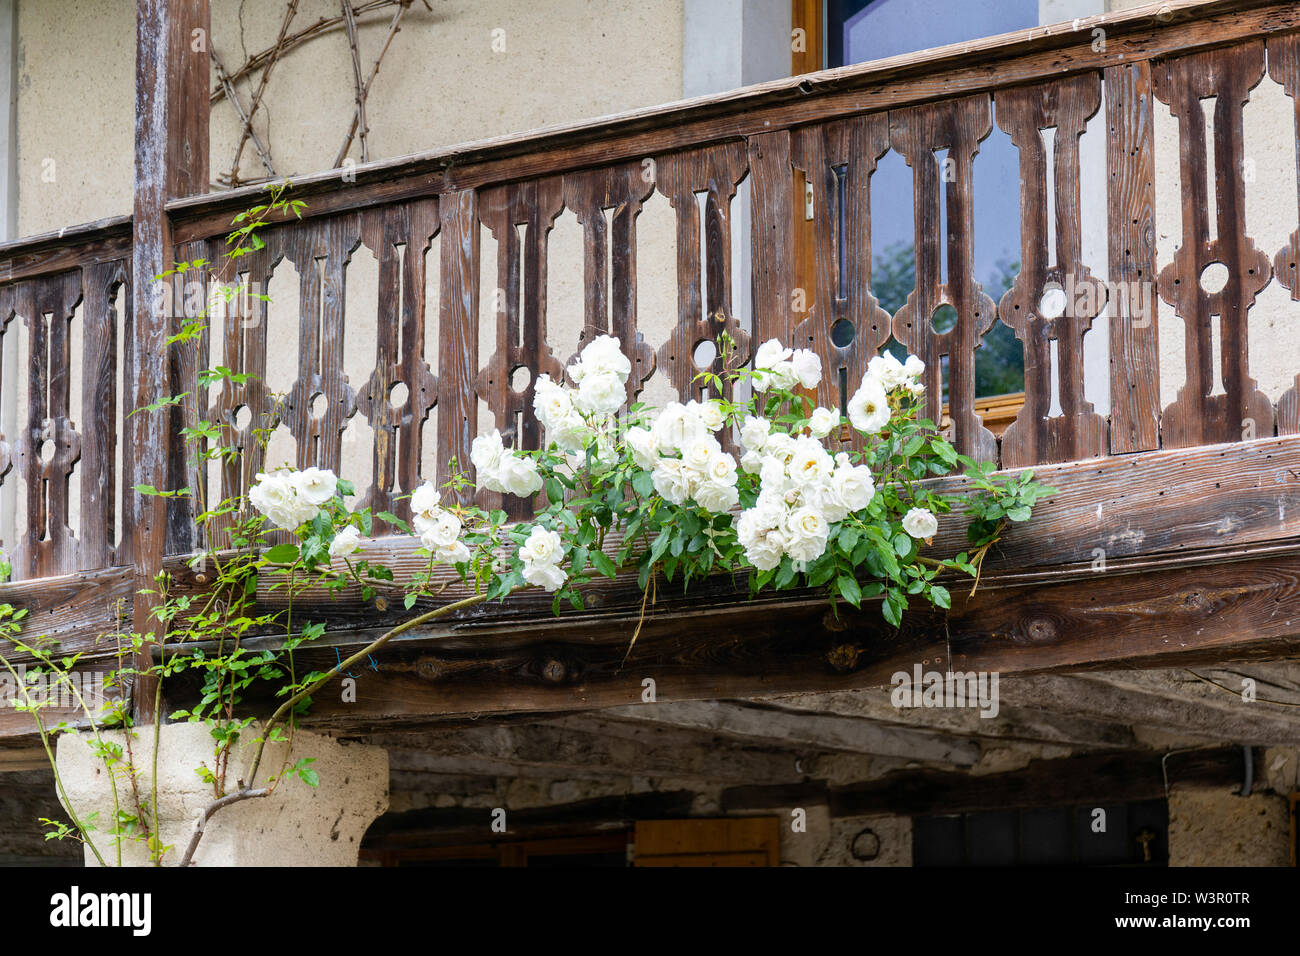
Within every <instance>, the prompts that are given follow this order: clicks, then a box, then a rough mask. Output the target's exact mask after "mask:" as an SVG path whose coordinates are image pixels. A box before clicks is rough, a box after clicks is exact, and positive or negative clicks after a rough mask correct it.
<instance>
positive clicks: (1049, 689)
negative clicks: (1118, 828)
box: [1002, 667, 1300, 747]
mask: <svg viewBox="0 0 1300 956" xmlns="http://www.w3.org/2000/svg"><path fill="white" fill-rule="evenodd" d="M1238 669H1239V670H1242V671H1244V672H1246V673H1252V672H1253V673H1255V674H1257V675H1259V674H1261V672H1260V670H1259V669H1251V668H1248V667H1247V668H1238ZM1218 682H1219V683H1222V680H1220V681H1218ZM1236 690H1237V691H1240V690H1241V685H1240V683H1238V685H1237V687H1236ZM1258 693H1259V696H1260V697H1263V698H1268V697H1270V696H1271V695H1270V694H1269V693H1268V691H1267V690H1265V689H1263V688H1260V689H1259V692H1258ZM1002 696H1003V699H1004V700H1005V701H1007V702H1009V703H1015V704H1018V705H1020V706H1022V707H1037V708H1040V709H1042V710H1045V711H1050V712H1052V713H1056V714H1059V715H1062V716H1065V717H1068V718H1070V719H1075V718H1083V719H1088V718H1099V717H1103V716H1104V717H1106V718H1108V719H1112V720H1121V721H1124V722H1125V723H1129V724H1132V725H1134V726H1138V727H1147V728H1151V729H1155V730H1159V731H1162V732H1164V733H1174V734H1182V735H1185V736H1189V737H1196V738H1199V739H1201V740H1204V741H1215V742H1219V743H1235V744H1254V745H1260V746H1266V745H1276V746H1286V747H1294V746H1298V745H1300V709H1298V708H1296V707H1294V706H1284V705H1281V706H1280V705H1276V704H1271V703H1268V702H1267V701H1266V700H1256V701H1255V702H1253V703H1251V702H1247V701H1245V700H1243V699H1242V697H1241V696H1240V694H1239V693H1238V694H1237V695H1236V696H1234V695H1233V694H1232V693H1230V692H1228V691H1224V690H1219V689H1217V688H1214V687H1211V686H1209V685H1207V684H1204V683H1202V682H1201V681H1199V680H1197V679H1196V678H1195V677H1193V676H1192V675H1191V674H1190V673H1189V672H1188V671H1186V670H1181V669H1180V670H1175V671H1141V670H1131V671H1130V670H1124V671H1107V672H1104V673H1098V674H1086V675H1078V676H1069V675H1035V676H1026V677H1017V678H1012V679H1008V680H1007V681H1006V682H1005V683H1004V684H1003V685H1002Z"/></svg>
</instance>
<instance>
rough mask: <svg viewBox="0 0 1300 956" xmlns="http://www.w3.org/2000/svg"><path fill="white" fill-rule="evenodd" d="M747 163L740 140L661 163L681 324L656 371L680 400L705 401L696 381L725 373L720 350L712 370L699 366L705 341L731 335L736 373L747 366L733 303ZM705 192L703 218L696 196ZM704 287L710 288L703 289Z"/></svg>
mask: <svg viewBox="0 0 1300 956" xmlns="http://www.w3.org/2000/svg"><path fill="white" fill-rule="evenodd" d="M746 165H747V160H746V156H745V144H744V143H739V142H737V143H727V144H724V145H722V146H711V147H708V148H706V149H695V150H687V151H685V152H680V153H672V154H671V155H668V156H661V157H659V158H658V160H657V161H656V175H657V182H656V186H657V188H658V189H659V191H660V192H661V193H663V194H664V196H666V197H667V198H668V201H669V202H670V203H672V206H673V210H674V211H675V212H676V214H677V324H676V325H675V326H674V327H673V331H672V334H671V335H670V336H669V337H668V341H666V342H665V343H664V344H663V345H662V346H660V348H659V355H658V366H659V368H660V369H662V370H663V371H664V373H665V374H666V375H667V376H668V380H669V381H670V382H672V384H673V387H674V388H675V389H677V393H678V394H679V395H680V396H681V398H682V401H686V400H687V399H690V398H699V397H700V395H701V391H702V389H701V388H700V386H698V385H697V384H695V383H694V382H693V379H694V378H695V376H696V374H698V373H699V372H702V371H706V370H709V369H711V370H712V371H714V372H715V373H720V372H722V370H723V355H722V353H721V351H720V350H719V352H718V353H717V354H716V355H715V357H714V360H713V362H712V363H711V364H710V365H707V366H704V367H703V368H701V367H699V366H698V365H697V364H696V361H695V349H696V346H698V345H699V344H700V343H702V342H713V341H716V340H717V338H718V336H719V335H721V334H722V333H723V332H726V333H727V334H728V335H730V336H731V338H732V339H733V340H734V341H735V343H736V348H737V352H738V354H737V355H736V356H735V359H734V365H735V367H739V366H740V365H743V364H744V363H745V362H747V361H748V360H749V355H750V347H749V345H750V337H749V333H748V332H746V331H745V330H744V329H743V328H742V327H741V324H740V320H739V319H738V318H737V316H736V314H735V311H734V309H733V306H732V302H731V269H732V259H731V200H732V198H733V197H734V196H735V194H736V187H737V186H738V185H739V184H740V181H741V180H742V179H744V177H745V170H746ZM701 193H702V194H703V197H704V210H703V220H701V211H700V203H699V199H698V198H697V197H698V194H701ZM701 222H702V223H703V234H704V235H703V241H702V242H701V237H700V233H701ZM701 247H702V248H703V252H704V259H703V265H702V264H701V258H700V252H701ZM702 285H704V286H707V288H704V289H703V290H701V286H702Z"/></svg>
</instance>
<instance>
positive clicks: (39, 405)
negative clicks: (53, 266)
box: [0, 272, 102, 578]
mask: <svg viewBox="0 0 1300 956" xmlns="http://www.w3.org/2000/svg"><path fill="white" fill-rule="evenodd" d="M80 301H81V274H80V272H65V273H63V274H61V275H56V276H50V277H43V278H40V279H32V280H30V281H27V282H22V283H18V284H16V285H14V286H10V287H8V288H6V289H4V290H2V291H0V314H2V315H4V316H5V319H6V323H8V322H9V321H11V320H12V319H13V318H14V317H15V316H18V317H21V319H22V321H23V324H24V325H25V327H26V329H27V343H28V349H27V357H28V363H29V365H30V378H29V380H28V388H27V421H26V422H25V423H24V424H23V427H22V432H21V433H20V434H19V435H18V440H17V441H16V442H15V443H14V449H13V456H14V470H15V473H16V474H17V475H19V476H21V478H22V481H23V485H24V488H23V490H22V491H20V492H19V493H20V494H25V496H26V499H27V523H26V527H24V528H22V529H21V530H19V531H18V533H17V542H16V544H17V547H16V548H15V550H14V554H13V558H12V564H13V570H14V576H15V577H21V578H37V577H46V576H51V575H56V574H60V573H66V572H68V571H73V570H75V569H76V568H77V564H78V547H77V539H76V537H75V536H74V535H73V533H72V529H71V528H70V527H69V526H68V493H69V487H68V479H69V477H70V476H71V475H72V470H73V468H74V467H75V466H76V463H77V460H78V459H79V458H80V457H81V436H80V435H79V434H78V433H77V430H76V426H75V425H74V424H73V421H72V418H71V409H70V407H69V401H70V389H69V385H70V379H71V358H72V353H71V344H72V343H71V341H70V338H71V335H72V329H71V323H72V315H73V311H74V310H75V309H76V307H77V304H78V303H79V302H80ZM92 520H94V519H93V518H92ZM100 520H102V516H101V519H100Z"/></svg>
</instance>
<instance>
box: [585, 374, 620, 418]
mask: <svg viewBox="0 0 1300 956" xmlns="http://www.w3.org/2000/svg"><path fill="white" fill-rule="evenodd" d="M626 399H627V392H626V390H625V389H624V386H623V382H622V381H620V380H619V378H618V376H616V375H614V374H613V373H610V372H601V373H599V374H592V373H590V372H589V373H588V374H587V375H586V376H585V377H584V378H583V379H582V384H581V385H579V386H578V394H577V396H576V397H575V399H574V405H575V406H576V407H577V408H578V410H579V411H581V412H585V413H586V414H588V415H593V416H595V417H596V418H608V417H609V416H610V415H613V414H614V413H615V412H617V411H618V410H619V408H621V407H622V405H623V402H624V401H625V400H626Z"/></svg>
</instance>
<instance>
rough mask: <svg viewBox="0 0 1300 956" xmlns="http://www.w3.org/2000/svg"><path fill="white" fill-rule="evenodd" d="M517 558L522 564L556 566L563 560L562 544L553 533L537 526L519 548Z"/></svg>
mask: <svg viewBox="0 0 1300 956" xmlns="http://www.w3.org/2000/svg"><path fill="white" fill-rule="evenodd" d="M519 558H520V560H521V561H523V562H524V564H535V565H540V566H543V567H545V566H548V565H556V564H559V563H560V561H561V560H563V559H564V542H563V541H561V540H560V536H559V535H558V534H556V533H555V532H554V531H549V530H547V529H546V528H543V527H542V526H541V525H537V526H536V527H534V528H533V530H532V531H530V532H529V533H528V537H527V539H525V541H524V543H523V544H522V545H520V546H519Z"/></svg>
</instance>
